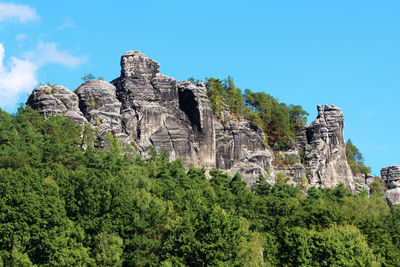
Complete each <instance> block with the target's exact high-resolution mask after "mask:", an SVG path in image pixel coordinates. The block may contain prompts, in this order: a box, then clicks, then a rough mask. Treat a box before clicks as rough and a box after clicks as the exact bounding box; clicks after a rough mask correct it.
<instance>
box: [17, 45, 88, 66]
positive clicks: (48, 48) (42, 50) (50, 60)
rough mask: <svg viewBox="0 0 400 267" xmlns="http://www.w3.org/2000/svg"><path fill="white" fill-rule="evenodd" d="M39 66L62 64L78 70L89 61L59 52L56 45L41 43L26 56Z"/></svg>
mask: <svg viewBox="0 0 400 267" xmlns="http://www.w3.org/2000/svg"><path fill="white" fill-rule="evenodd" d="M24 58H27V59H29V60H30V61H32V62H34V63H35V64H37V65H38V66H43V65H46V64H60V65H63V66H66V67H69V68H76V67H78V66H80V65H82V64H84V63H85V62H86V61H87V57H85V56H83V57H78V56H73V55H71V54H70V52H69V51H67V50H59V49H58V48H57V44H56V43H45V42H39V43H38V45H37V47H36V48H35V49H34V50H33V51H30V52H27V53H25V54H24Z"/></svg>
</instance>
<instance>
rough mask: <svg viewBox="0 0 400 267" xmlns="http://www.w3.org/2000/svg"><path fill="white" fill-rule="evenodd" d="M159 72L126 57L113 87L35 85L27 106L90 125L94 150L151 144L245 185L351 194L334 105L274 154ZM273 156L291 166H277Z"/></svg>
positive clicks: (237, 122) (239, 122)
mask: <svg viewBox="0 0 400 267" xmlns="http://www.w3.org/2000/svg"><path fill="white" fill-rule="evenodd" d="M159 69H160V66H159V64H158V63H157V62H155V61H154V60H152V59H149V58H147V57H146V56H145V55H143V54H141V53H140V52H138V51H135V52H127V53H125V54H124V55H123V56H122V57H121V76H120V77H119V78H117V79H115V80H113V81H112V82H111V83H108V82H105V81H100V80H94V81H89V82H86V83H84V84H82V85H81V86H80V87H79V88H78V89H76V90H75V92H74V93H72V92H71V91H69V90H68V89H67V88H65V87H63V86H59V85H55V86H39V87H37V88H35V89H34V90H33V92H32V94H31V96H30V97H29V99H28V102H27V104H28V105H30V106H31V107H32V108H34V109H36V110H38V111H39V112H40V113H41V114H43V115H44V116H52V115H61V116H65V117H67V118H71V119H72V120H74V121H75V122H77V123H81V124H91V125H92V126H93V127H94V128H95V130H96V132H97V134H98V139H99V146H104V145H105V143H104V140H105V134H106V133H107V132H111V133H113V134H114V135H115V136H117V137H118V138H120V139H121V140H122V141H123V142H124V143H125V144H129V145H133V146H134V147H135V148H136V149H137V151H138V152H139V153H140V154H142V155H143V156H146V155H147V154H148V152H149V150H150V147H151V146H154V147H155V148H156V149H157V150H158V151H161V150H162V149H165V150H166V151H167V152H168V154H169V157H170V159H171V160H174V159H177V158H180V159H182V160H183V162H184V163H185V164H186V165H187V166H188V165H189V164H194V165H195V166H198V167H205V168H206V169H210V168H212V167H217V168H219V169H221V170H226V171H228V172H229V173H230V174H232V175H233V174H234V173H236V172H239V173H241V175H242V177H243V179H245V180H246V182H247V185H248V186H253V185H254V184H255V183H256V182H257V181H258V177H259V175H260V174H261V175H263V176H264V177H266V178H267V180H268V181H269V182H271V183H273V182H275V180H276V177H277V176H278V175H279V173H282V174H283V175H284V176H285V179H286V180H287V182H289V183H299V182H300V180H302V179H303V180H304V179H305V178H306V179H307V180H308V184H309V185H317V186H323V187H334V186H336V185H337V184H338V183H340V182H343V183H344V184H345V185H346V186H348V187H349V188H350V189H353V190H354V188H355V182H354V177H353V174H352V173H351V170H350V168H349V166H348V165H347V161H346V153H345V146H346V144H345V141H344V136H343V129H344V118H343V114H342V111H341V110H340V109H339V108H338V107H335V106H333V105H326V106H325V108H323V107H322V105H318V117H317V119H316V120H315V121H314V122H313V123H312V124H311V125H310V126H308V127H305V128H304V129H303V130H302V131H301V132H300V134H299V137H298V140H297V142H296V145H295V148H294V149H293V150H291V151H286V152H284V153H281V154H276V155H274V154H273V153H271V150H270V149H269V148H268V147H265V145H264V144H263V140H264V134H263V132H262V131H261V130H260V129H259V128H258V127H256V126H253V125H250V124H249V122H247V121H246V120H245V119H240V118H239V119H238V118H233V117H232V116H230V114H229V112H228V114H226V119H225V120H224V121H223V122H220V121H216V120H215V118H214V116H213V111H212V109H211V106H210V102H209V100H208V98H207V95H206V90H207V89H206V87H205V86H204V84H202V83H199V84H197V85H194V84H192V83H191V82H188V81H182V82H177V81H176V80H174V79H173V78H171V77H167V76H165V75H163V74H161V73H160V71H159ZM277 155H279V156H280V157H285V158H287V157H289V158H291V159H293V162H292V163H291V164H289V165H280V164H277V163H276V162H278V161H277V158H276V156H277ZM301 160H303V164H304V165H303V164H301V163H300V161H301ZM281 176H282V175H281Z"/></svg>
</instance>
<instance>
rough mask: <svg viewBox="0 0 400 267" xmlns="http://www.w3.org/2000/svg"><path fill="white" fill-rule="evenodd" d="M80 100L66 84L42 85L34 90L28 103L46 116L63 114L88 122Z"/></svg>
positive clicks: (78, 120) (77, 120)
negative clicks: (80, 106)
mask: <svg viewBox="0 0 400 267" xmlns="http://www.w3.org/2000/svg"><path fill="white" fill-rule="evenodd" d="M78 101H79V100H78V96H77V95H75V94H74V93H72V92H71V91H70V90H69V89H68V88H66V87H64V86H61V85H51V86H50V85H40V86H38V87H36V88H35V89H34V90H33V92H32V93H31V95H30V96H29V98H28V101H27V103H26V104H27V105H29V106H31V107H32V108H33V109H36V110H37V111H38V112H39V113H40V114H42V115H43V116H44V117H45V118H47V117H48V116H56V115H61V116H64V117H66V118H69V119H72V120H73V121H74V122H76V123H80V124H86V123H88V121H87V120H86V118H85V117H84V116H83V114H82V112H81V111H80V110H79V102H78Z"/></svg>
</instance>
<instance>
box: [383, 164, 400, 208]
mask: <svg viewBox="0 0 400 267" xmlns="http://www.w3.org/2000/svg"><path fill="white" fill-rule="evenodd" d="M381 179H382V180H383V181H384V182H385V185H386V187H387V189H388V190H387V191H386V192H385V194H384V198H386V200H387V201H388V203H389V205H390V206H392V205H396V204H400V166H390V167H386V168H383V169H382V170H381Z"/></svg>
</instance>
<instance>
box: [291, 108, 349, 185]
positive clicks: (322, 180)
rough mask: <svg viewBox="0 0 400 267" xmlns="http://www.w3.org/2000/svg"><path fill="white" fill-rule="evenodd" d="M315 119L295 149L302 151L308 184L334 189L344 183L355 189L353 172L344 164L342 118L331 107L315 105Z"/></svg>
mask: <svg viewBox="0 0 400 267" xmlns="http://www.w3.org/2000/svg"><path fill="white" fill-rule="evenodd" d="M317 107H318V117H317V118H316V119H315V120H314V121H313V122H312V123H311V125H310V126H308V127H306V128H304V129H303V131H302V132H301V134H300V136H299V140H298V143H297V144H298V145H297V147H298V150H300V151H301V150H303V153H304V156H305V161H306V163H307V164H306V169H307V172H308V175H307V178H308V182H309V183H310V185H316V186H323V187H330V188H333V187H335V186H336V185H338V184H339V183H344V184H345V185H346V186H347V187H348V188H350V189H351V190H354V189H355V183H354V177H353V173H352V171H351V169H350V167H349V165H348V164H347V159H346V142H345V140H344V117H343V113H342V111H341V109H340V108H338V107H336V106H334V105H325V107H324V108H323V107H322V105H318V106H317Z"/></svg>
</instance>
